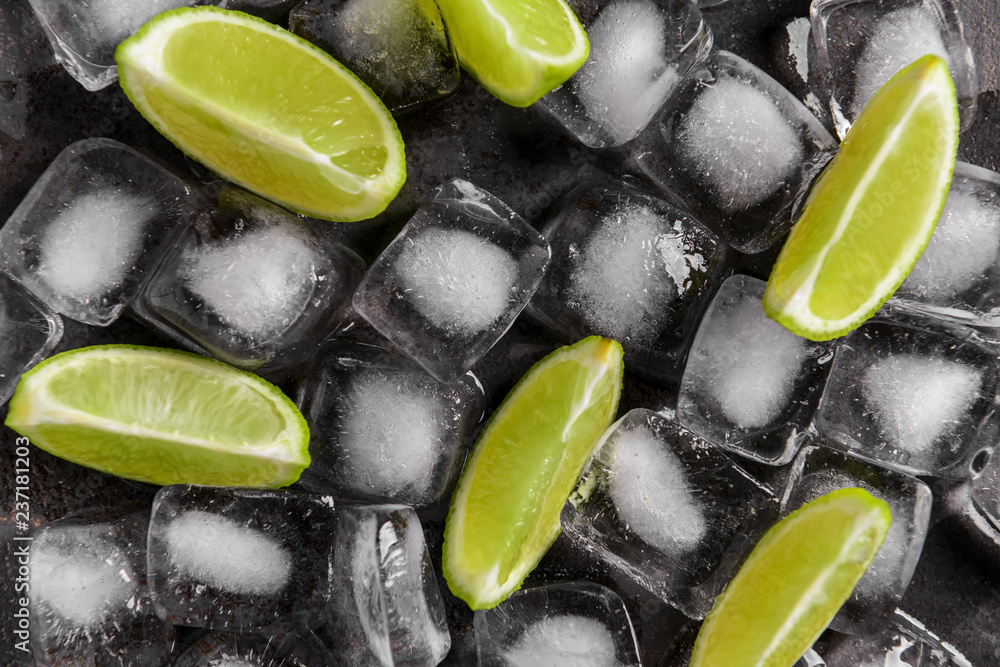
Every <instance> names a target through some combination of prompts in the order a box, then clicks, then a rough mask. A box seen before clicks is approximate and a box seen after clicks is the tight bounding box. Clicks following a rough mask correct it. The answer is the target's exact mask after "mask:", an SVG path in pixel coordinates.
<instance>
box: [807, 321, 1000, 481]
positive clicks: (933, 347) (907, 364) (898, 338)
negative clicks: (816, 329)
mask: <svg viewBox="0 0 1000 667" xmlns="http://www.w3.org/2000/svg"><path fill="white" fill-rule="evenodd" d="M959 333H960V332H959V331H957V330H955V331H952V332H948V331H944V330H931V329H929V328H924V327H920V326H915V325H909V324H905V325H904V324H896V323H889V322H878V321H873V322H868V323H867V324H864V325H862V326H861V327H860V328H858V329H856V330H855V331H854V332H852V333H851V334H850V335H849V336H847V337H846V338H845V339H843V340H842V342H841V343H840V345H839V347H838V349H837V353H836V357H835V358H834V362H833V370H832V371H831V373H830V378H829V380H828V381H827V385H826V388H825V389H824V391H823V397H822V398H821V400H820V405H819V409H818V410H817V412H816V416H815V418H814V425H815V427H816V429H817V430H818V431H819V433H820V434H821V435H822V436H824V437H825V438H826V439H827V440H829V441H830V444H831V446H834V447H837V448H840V449H844V450H846V451H849V452H852V453H853V454H855V455H856V456H859V457H861V458H864V459H867V460H870V461H872V462H874V463H876V464H879V465H884V466H886V467H889V468H893V469H896V470H899V471H901V472H904V473H908V474H920V475H934V476H939V477H946V478H958V479H961V478H966V477H969V476H970V475H971V472H970V468H969V462H970V461H971V460H972V458H973V457H974V455H975V453H976V452H977V451H979V450H980V449H981V448H982V447H983V446H985V445H988V444H992V443H993V442H995V441H996V438H997V435H998V425H997V418H996V415H995V411H994V409H993V407H992V406H993V405H994V403H995V401H996V400H997V398H996V394H997V383H998V380H1000V377H998V368H997V355H996V351H995V350H994V349H993V347H994V346H992V345H990V344H988V343H986V342H983V341H982V340H981V339H980V338H979V337H978V336H976V335H974V334H972V333H971V332H970V333H968V335H965V336H964V337H962V336H960V335H959Z"/></svg>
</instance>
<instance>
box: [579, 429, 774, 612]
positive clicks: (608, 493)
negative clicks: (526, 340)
mask: <svg viewBox="0 0 1000 667" xmlns="http://www.w3.org/2000/svg"><path fill="white" fill-rule="evenodd" d="M600 447H601V448H600V452H599V454H598V457H597V460H596V461H595V464H594V466H593V468H592V469H591V471H590V473H588V476H587V478H585V481H584V483H583V484H581V486H580V488H579V489H578V490H577V494H576V496H574V497H571V498H570V503H569V504H567V505H566V507H565V508H564V509H563V515H562V526H563V532H564V533H566V534H567V535H568V536H569V538H570V539H571V540H572V541H573V543H574V544H576V545H579V546H580V547H582V548H584V549H586V550H589V551H591V552H593V553H595V554H596V555H597V556H598V557H599V558H601V559H602V560H604V561H606V562H608V563H609V564H610V565H611V567H613V568H615V569H616V570H617V571H620V572H621V573H623V574H624V575H625V576H627V577H629V578H631V579H632V580H634V581H635V582H636V583H638V584H639V585H641V586H643V587H645V588H646V589H648V590H649V591H651V592H653V593H655V594H656V595H657V596H659V597H660V598H662V599H663V600H664V601H666V602H668V603H670V604H672V605H674V606H676V607H677V608H679V609H681V610H682V611H684V613H686V614H688V615H690V616H692V617H694V618H701V617H702V616H704V614H705V613H707V611H708V609H709V608H710V607H711V604H712V601H713V600H714V598H715V595H717V594H718V593H719V591H721V590H722V587H723V586H725V584H726V583H727V582H728V577H729V576H731V575H732V574H733V572H734V568H735V564H736V563H738V562H739V560H740V558H741V557H742V556H743V555H744V553H745V552H746V551H747V550H748V549H749V548H750V547H752V545H753V544H754V542H755V541H756V538H757V537H758V536H759V535H760V534H761V533H762V532H763V530H765V529H766V528H767V527H768V525H769V522H770V520H771V519H773V516H774V514H775V512H776V510H777V502H776V500H775V498H773V497H772V496H770V495H769V494H768V493H766V492H765V491H764V490H763V489H762V488H761V487H760V486H759V485H758V483H757V482H756V481H755V480H753V479H752V478H751V477H750V476H749V475H748V474H747V473H746V472H744V471H743V470H742V469H741V468H739V467H738V466H737V465H735V464H734V463H733V462H732V461H731V460H730V459H729V458H728V457H727V456H726V455H725V454H724V453H723V452H722V451H721V450H719V449H717V448H716V447H714V446H712V445H711V444H709V443H707V442H705V441H703V440H701V439H699V438H698V437H696V436H695V435H693V434H692V433H691V432H690V431H687V430H685V429H683V428H681V427H680V426H679V425H678V424H676V423H675V422H672V421H670V420H668V419H666V418H664V417H662V416H660V415H659V414H657V413H655V412H652V411H650V410H645V409H636V410H632V411H631V412H629V413H628V414H626V415H625V416H624V417H623V418H622V419H620V420H619V421H618V423H616V424H615V425H614V426H612V427H611V429H610V430H609V431H608V433H607V434H605V438H604V440H603V442H602V444H601V446H600Z"/></svg>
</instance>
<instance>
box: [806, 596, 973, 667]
mask: <svg viewBox="0 0 1000 667" xmlns="http://www.w3.org/2000/svg"><path fill="white" fill-rule="evenodd" d="M823 658H824V659H825V661H826V667H869V666H871V667H903V666H904V665H905V666H912V667H972V663H971V662H969V660H968V659H967V658H966V657H965V656H964V655H962V653H961V652H959V651H958V649H956V648H955V647H954V646H952V645H951V644H949V643H948V642H946V641H942V640H941V638H940V637H938V636H937V635H936V634H934V633H933V632H931V631H930V630H928V629H927V627H926V626H925V625H924V624H923V623H921V622H920V621H918V620H917V619H915V618H914V617H912V616H910V615H909V614H907V613H906V612H905V611H903V610H901V609H897V610H896V611H895V613H894V614H893V618H892V622H891V624H890V625H889V627H888V628H886V629H884V630H882V632H880V633H877V634H871V635H868V636H866V637H849V636H843V635H842V636H840V637H838V638H836V639H835V640H834V641H833V643H832V645H831V646H830V648H828V649H827V650H826V651H824V652H823Z"/></svg>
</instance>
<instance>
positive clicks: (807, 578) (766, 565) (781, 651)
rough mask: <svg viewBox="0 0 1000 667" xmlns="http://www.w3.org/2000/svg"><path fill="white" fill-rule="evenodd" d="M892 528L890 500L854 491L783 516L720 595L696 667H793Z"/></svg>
mask: <svg viewBox="0 0 1000 667" xmlns="http://www.w3.org/2000/svg"><path fill="white" fill-rule="evenodd" d="M891 523H892V515H891V513H890V511H889V506H888V504H887V503H886V502H885V501H883V500H879V499H877V498H875V497H873V496H872V495H871V494H869V493H868V492H867V491H864V490H863V489H855V488H852V489H839V490H837V491H833V492H831V493H828V494H826V495H824V496H820V497H819V498H817V499H816V500H814V501H812V502H810V503H807V504H805V505H803V506H802V507H801V508H799V509H798V510H796V511H795V512H792V513H791V514H789V515H788V516H787V517H785V518H784V519H782V520H781V521H780V522H779V523H778V524H776V525H775V526H774V527H772V528H771V530H769V531H768V532H767V534H766V535H764V538H763V539H762V540H761V541H760V543H759V544H758V545H757V546H756V548H754V550H753V552H751V554H750V556H749V557H748V558H747V560H746V562H745V563H744V564H743V567H742V568H740V571H739V572H738V573H737V574H736V576H735V577H734V578H733V580H732V582H731V583H730V584H729V587H728V588H727V589H726V590H725V591H724V592H723V593H722V594H721V595H719V597H718V598H716V600H715V605H714V606H713V607H712V611H711V612H710V613H709V615H708V617H707V618H706V619H705V623H704V624H703V625H702V627H701V631H700V632H699V633H698V639H697V640H696V642H695V647H694V651H693V653H692V655H691V667H765V666H768V667H779V666H783V665H791V664H793V663H794V662H795V661H796V660H797V659H798V658H799V656H800V655H802V653H803V652H805V650H806V649H808V648H809V647H810V646H812V644H813V642H815V641H816V639H818V638H819V636H820V634H822V632H823V630H824V629H825V628H826V626H827V625H828V624H829V623H830V621H831V620H832V619H833V617H834V616H835V615H836V613H837V611H838V610H839V609H840V607H841V606H842V605H843V604H844V602H845V601H846V600H847V598H848V597H850V595H851V592H852V591H853V590H854V587H855V586H856V585H857V583H858V581H859V580H860V579H861V577H862V576H863V575H864V573H865V571H866V570H867V569H868V566H869V565H870V564H871V562H872V560H873V559H874V558H875V555H876V554H877V553H878V550H879V549H880V548H881V547H882V543H883V542H884V541H885V537H886V535H887V534H888V533H889V525H890V524H891Z"/></svg>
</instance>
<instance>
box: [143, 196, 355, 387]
mask: <svg viewBox="0 0 1000 667" xmlns="http://www.w3.org/2000/svg"><path fill="white" fill-rule="evenodd" d="M320 224H322V225H327V224H329V223H325V222H324V223H319V222H310V221H306V220H302V219H300V218H298V217H297V216H295V215H292V214H291V213H289V212H288V211H285V210H284V209H281V208H279V207H277V206H275V205H273V204H270V203H269V202H265V201H264V200H262V199H260V198H258V197H256V196H253V195H250V194H249V193H245V192H242V191H237V190H233V189H228V190H224V191H223V193H222V194H221V195H220V199H219V206H218V207H217V208H214V209H212V210H209V211H206V212H204V213H203V214H202V215H201V216H200V217H199V219H198V220H197V222H196V224H193V225H192V226H191V227H189V228H188V229H187V230H185V232H184V233H183V234H182V235H181V237H180V238H179V239H178V241H177V242H176V243H175V244H174V245H173V247H172V248H171V250H170V252H169V253H168V254H167V256H166V258H165V259H164V260H163V262H162V263H161V264H160V265H159V266H158V267H157V269H156V271H155V272H154V274H153V276H152V277H151V278H150V279H149V281H148V282H147V283H146V285H145V286H144V288H143V291H142V294H141V295H140V297H139V299H138V300H137V302H136V310H137V312H138V313H139V314H140V315H141V316H142V317H143V318H144V319H145V320H146V321H147V322H149V323H150V324H152V325H153V326H155V327H156V328H158V329H160V330H161V331H163V332H164V333H166V334H168V335H170V336H171V337H173V338H175V339H176V340H178V341H179V342H181V343H182V344H184V345H186V346H188V347H191V348H193V349H195V350H196V351H205V352H208V353H210V354H213V355H215V356H216V357H219V358H220V359H222V360H223V361H226V362H228V363H231V364H233V365H235V366H240V367H243V368H252V369H256V370H258V371H259V370H261V369H262V368H263V369H265V370H268V371H271V372H281V371H284V370H286V369H287V368H289V367H291V366H294V365H295V364H296V363H298V362H300V361H301V360H302V359H303V357H305V356H306V355H308V354H310V353H311V352H312V350H313V348H314V346H315V344H316V342H317V341H318V340H319V339H320V338H321V337H322V336H324V335H325V334H327V333H329V331H330V330H332V329H333V328H334V327H335V326H336V325H337V324H338V322H339V321H340V319H339V318H340V314H339V312H338V311H340V309H341V308H343V306H345V305H346V303H347V300H348V299H349V298H350V296H351V294H352V292H353V290H354V286H355V285H356V284H357V282H358V281H359V280H360V277H361V271H362V267H363V264H362V262H361V259H360V258H359V257H358V256H357V255H356V254H355V253H354V252H353V251H351V250H349V249H347V248H345V247H344V246H341V245H339V244H336V243H332V242H330V241H328V239H327V238H326V235H325V232H324V231H323V230H322V229H321V228H320V227H319V225H320Z"/></svg>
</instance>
